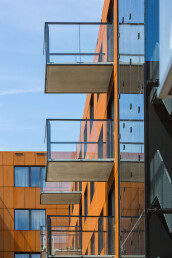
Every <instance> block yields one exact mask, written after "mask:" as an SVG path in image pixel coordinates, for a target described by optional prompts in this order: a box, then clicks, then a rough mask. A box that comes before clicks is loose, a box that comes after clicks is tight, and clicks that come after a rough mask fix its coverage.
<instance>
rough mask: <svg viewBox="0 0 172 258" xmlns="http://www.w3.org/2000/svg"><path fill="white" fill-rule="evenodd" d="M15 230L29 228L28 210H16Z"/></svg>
mask: <svg viewBox="0 0 172 258" xmlns="http://www.w3.org/2000/svg"><path fill="white" fill-rule="evenodd" d="M15 230H29V211H28V210H15Z"/></svg>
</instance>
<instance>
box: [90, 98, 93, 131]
mask: <svg viewBox="0 0 172 258" xmlns="http://www.w3.org/2000/svg"><path fill="white" fill-rule="evenodd" d="M90 119H91V120H93V119H94V95H93V94H92V95H91V100H90ZM92 126H93V121H90V133H91V130H92Z"/></svg>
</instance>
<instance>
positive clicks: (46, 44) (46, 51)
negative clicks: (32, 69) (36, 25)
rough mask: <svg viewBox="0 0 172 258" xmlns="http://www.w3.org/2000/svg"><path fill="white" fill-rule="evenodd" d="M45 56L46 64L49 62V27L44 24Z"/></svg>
mask: <svg viewBox="0 0 172 258" xmlns="http://www.w3.org/2000/svg"><path fill="white" fill-rule="evenodd" d="M45 54H46V64H47V63H49V62H50V56H49V25H48V24H47V23H46V24H45Z"/></svg>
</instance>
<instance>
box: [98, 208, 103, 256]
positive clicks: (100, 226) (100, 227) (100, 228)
mask: <svg viewBox="0 0 172 258" xmlns="http://www.w3.org/2000/svg"><path fill="white" fill-rule="evenodd" d="M102 249H103V210H102V212H101V214H100V218H99V220H98V254H99V255H100V254H101V251H102Z"/></svg>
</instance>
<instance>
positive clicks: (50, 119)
mask: <svg viewBox="0 0 172 258" xmlns="http://www.w3.org/2000/svg"><path fill="white" fill-rule="evenodd" d="M46 121H47V122H49V121H71V122H74V121H77V122H80V121H81V122H82V121H93V122H94V121H95V122H108V121H109V122H113V121H114V120H113V119H65V118H64V119H61V118H59V119H58V118H57V119H56V118H48V119H46Z"/></svg>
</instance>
